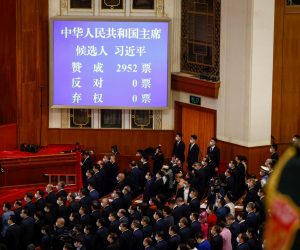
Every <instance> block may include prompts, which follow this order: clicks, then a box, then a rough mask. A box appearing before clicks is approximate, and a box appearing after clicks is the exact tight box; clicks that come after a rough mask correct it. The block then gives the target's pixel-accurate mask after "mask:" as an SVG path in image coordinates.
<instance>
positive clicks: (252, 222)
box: [245, 212, 258, 229]
mask: <svg viewBox="0 0 300 250" xmlns="http://www.w3.org/2000/svg"><path fill="white" fill-rule="evenodd" d="M245 223H246V227H247V228H250V227H253V228H255V229H258V218H257V215H256V214H255V213H254V212H252V213H248V215H247V217H246V221H245Z"/></svg>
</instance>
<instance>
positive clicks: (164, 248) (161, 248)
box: [155, 240, 169, 250]
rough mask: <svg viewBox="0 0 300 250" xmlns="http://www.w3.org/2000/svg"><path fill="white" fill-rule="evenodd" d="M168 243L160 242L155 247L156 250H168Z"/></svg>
mask: <svg viewBox="0 0 300 250" xmlns="http://www.w3.org/2000/svg"><path fill="white" fill-rule="evenodd" d="M168 249H169V248H168V243H167V242H166V241H164V240H161V241H158V242H157V243H156V246H155V250H168Z"/></svg>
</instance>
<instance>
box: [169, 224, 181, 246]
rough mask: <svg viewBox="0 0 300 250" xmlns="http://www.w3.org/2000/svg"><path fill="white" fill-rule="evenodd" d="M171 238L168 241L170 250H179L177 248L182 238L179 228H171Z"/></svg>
mask: <svg viewBox="0 0 300 250" xmlns="http://www.w3.org/2000/svg"><path fill="white" fill-rule="evenodd" d="M169 235H170V238H169V240H168V245H169V249H170V250H177V247H178V245H179V243H180V236H179V235H178V234H177V227H176V226H171V227H169Z"/></svg>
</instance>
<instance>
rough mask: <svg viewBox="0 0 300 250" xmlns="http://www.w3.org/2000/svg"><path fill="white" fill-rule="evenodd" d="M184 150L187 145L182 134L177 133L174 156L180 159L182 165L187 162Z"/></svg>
mask: <svg viewBox="0 0 300 250" xmlns="http://www.w3.org/2000/svg"><path fill="white" fill-rule="evenodd" d="M184 150H185V144H184V142H183V141H182V134H181V133H176V136H175V143H174V146H173V151H172V156H176V158H178V159H179V160H180V161H181V163H182V164H183V163H184V160H185V155H184Z"/></svg>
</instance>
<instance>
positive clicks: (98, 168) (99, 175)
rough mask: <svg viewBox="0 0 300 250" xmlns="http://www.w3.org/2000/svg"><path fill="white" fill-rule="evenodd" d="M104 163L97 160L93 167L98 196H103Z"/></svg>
mask: <svg viewBox="0 0 300 250" xmlns="http://www.w3.org/2000/svg"><path fill="white" fill-rule="evenodd" d="M103 166H104V163H103V162H102V161H98V163H97V164H96V165H94V167H93V171H94V173H95V174H94V177H95V180H96V190H97V191H98V193H99V196H100V197H102V196H104V186H103V183H104V179H105V171H104V168H103Z"/></svg>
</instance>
